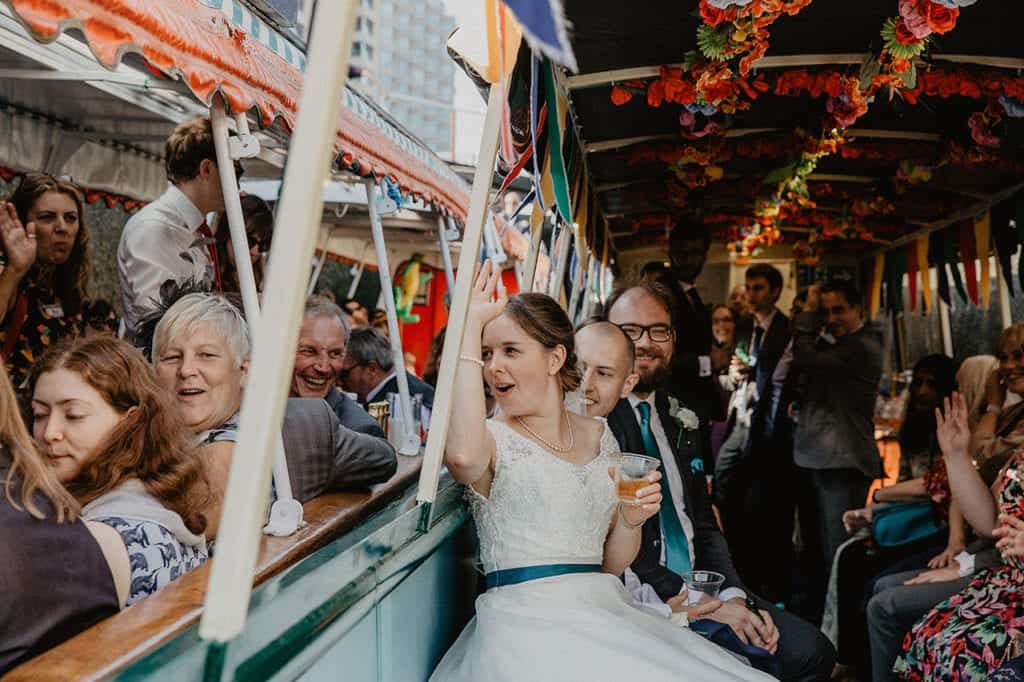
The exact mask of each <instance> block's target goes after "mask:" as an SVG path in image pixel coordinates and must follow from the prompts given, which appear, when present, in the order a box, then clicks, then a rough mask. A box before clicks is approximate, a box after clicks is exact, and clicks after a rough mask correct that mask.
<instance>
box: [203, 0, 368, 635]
mask: <svg viewBox="0 0 1024 682" xmlns="http://www.w3.org/2000/svg"><path fill="white" fill-rule="evenodd" d="M357 4H358V3H357V1H356V0H335V2H322V3H319V5H318V7H317V12H316V20H315V21H314V22H313V36H312V40H311V43H310V45H311V49H310V53H309V60H308V62H307V65H306V75H305V79H304V83H303V85H304V87H303V88H302V95H301V99H300V102H299V110H298V120H297V122H296V125H295V135H294V137H293V138H292V141H291V153H290V154H289V156H290V157H291V160H292V163H289V164H288V166H287V168H286V169H285V180H284V192H283V193H282V195H281V203H280V206H279V207H278V211H277V232H278V234H281V235H283V234H285V232H286V231H287V234H288V239H279V240H277V241H276V242H275V243H274V253H273V255H272V257H271V266H270V267H269V269H268V273H267V291H273V292H274V295H273V296H271V297H268V299H267V309H266V311H265V315H264V316H262V318H261V319H260V321H259V322H258V324H257V333H256V335H255V338H254V339H253V342H254V348H253V354H252V363H251V365H250V370H249V379H248V385H247V387H246V391H245V395H244V397H243V399H242V412H241V421H240V424H239V426H240V429H239V440H238V445H237V451H238V452H240V453H244V455H245V456H244V457H235V458H233V460H232V462H231V475H230V477H229V479H228V489H227V495H226V496H225V499H224V512H223V514H222V515H221V531H220V533H219V534H218V538H217V555H216V557H214V559H213V566H212V568H211V571H210V579H209V582H208V585H207V591H206V604H205V608H204V609H203V617H202V621H201V622H200V625H199V634H200V636H201V637H202V638H203V639H207V640H214V641H218V642H227V641H228V640H231V639H233V638H234V637H236V636H237V635H238V634H239V633H240V632H241V631H242V628H243V627H244V626H245V617H246V612H247V611H248V607H249V595H250V592H251V590H252V578H253V574H254V572H255V569H256V557H257V551H258V549H259V541H260V525H261V524H262V522H263V514H264V511H265V510H266V500H267V490H268V489H269V488H270V468H271V462H272V458H273V454H274V449H275V446H276V444H277V440H278V438H279V436H280V433H281V421H282V418H283V416H284V404H285V400H286V399H287V397H288V385H289V383H290V382H289V379H290V377H291V373H292V368H293V361H294V357H295V342H296V340H297V337H298V332H299V323H300V322H301V319H302V312H303V304H304V297H305V290H304V289H303V288H302V287H296V286H295V282H296V281H299V282H304V281H305V278H306V272H308V268H309V262H310V259H311V258H312V256H313V249H314V247H315V246H316V236H317V228H318V227H319V226H320V217H321V211H322V210H323V186H324V181H325V179H326V178H327V173H328V170H329V167H330V161H331V156H332V154H333V147H332V142H333V141H334V139H335V135H336V134H337V128H336V126H337V123H338V114H339V110H340V108H341V94H342V87H343V86H344V85H345V79H346V77H347V76H348V57H349V51H350V50H351V49H352V46H351V43H352V31H353V28H354V27H355V17H356V10H357Z"/></svg>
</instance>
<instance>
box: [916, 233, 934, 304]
mask: <svg viewBox="0 0 1024 682" xmlns="http://www.w3.org/2000/svg"><path fill="white" fill-rule="evenodd" d="M917 271H918V272H920V273H921V299H922V301H923V302H924V310H922V311H921V312H923V313H928V312H929V311H930V310H931V309H932V275H931V270H930V269H929V267H928V235H925V236H923V237H921V238H920V239H918V240H917Z"/></svg>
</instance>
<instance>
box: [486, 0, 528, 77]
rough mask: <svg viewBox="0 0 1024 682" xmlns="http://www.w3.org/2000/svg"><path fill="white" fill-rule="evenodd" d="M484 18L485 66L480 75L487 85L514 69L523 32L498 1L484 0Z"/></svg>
mask: <svg viewBox="0 0 1024 682" xmlns="http://www.w3.org/2000/svg"><path fill="white" fill-rule="evenodd" d="M484 17H485V22H486V25H487V28H486V30H487V66H486V67H485V69H484V70H483V71H482V74H483V76H484V78H486V79H487V82H488V83H497V82H498V81H500V80H501V79H502V78H503V77H504V76H505V75H506V74H508V73H511V72H512V69H513V68H515V65H516V55H517V54H518V53H519V43H520V42H521V41H522V39H523V31H522V29H521V28H520V27H519V22H518V21H516V18H515V17H514V16H513V15H512V13H511V12H509V11H508V8H507V7H505V4H504V3H502V2H500V0H484Z"/></svg>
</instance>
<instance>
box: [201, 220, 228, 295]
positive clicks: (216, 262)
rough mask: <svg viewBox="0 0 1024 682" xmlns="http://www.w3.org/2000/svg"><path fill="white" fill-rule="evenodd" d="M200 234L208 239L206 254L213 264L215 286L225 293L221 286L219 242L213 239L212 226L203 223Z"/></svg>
mask: <svg viewBox="0 0 1024 682" xmlns="http://www.w3.org/2000/svg"><path fill="white" fill-rule="evenodd" d="M199 234H201V235H203V236H204V237H205V238H206V240H207V241H206V253H207V254H209V256H210V263H211V264H213V282H214V286H216V287H217V292H218V293H220V292H222V291H224V287H223V286H221V281H220V259H219V258H218V257H217V241H216V240H215V239H214V238H213V232H212V231H210V226H209V225H207V224H206V221H203V224H202V225H200V226H199Z"/></svg>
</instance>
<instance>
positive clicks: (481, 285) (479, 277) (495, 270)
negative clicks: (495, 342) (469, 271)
mask: <svg viewBox="0 0 1024 682" xmlns="http://www.w3.org/2000/svg"><path fill="white" fill-rule="evenodd" d="M506 303H508V296H506V295H505V288H504V287H503V286H501V268H499V267H498V266H496V265H494V264H493V263H492V262H491V259H490V258H488V259H487V260H486V261H484V265H483V267H482V268H480V270H479V271H478V272H477V274H476V281H475V282H474V283H473V288H472V289H471V290H470V292H469V311H468V313H467V315H468V319H469V320H471V321H473V322H475V323H476V324H478V325H480V326H481V327H483V326H484V325H486V324H487V323H488V322H490V321H491V320H493V319H494V318H496V317H497V316H498V315H501V312H502V311H503V310H504V309H505V304H506Z"/></svg>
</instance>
